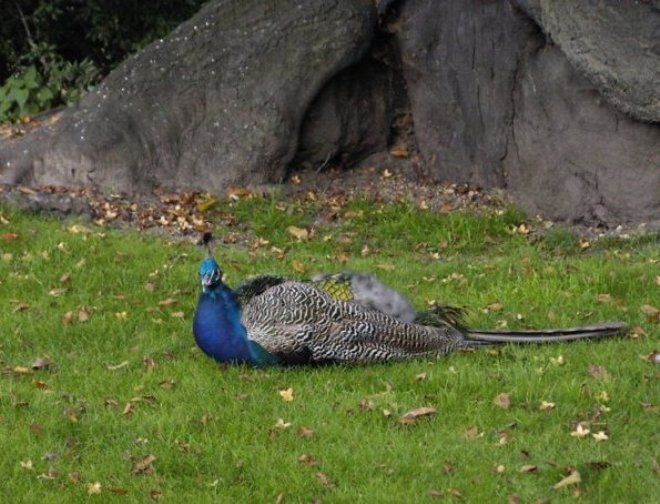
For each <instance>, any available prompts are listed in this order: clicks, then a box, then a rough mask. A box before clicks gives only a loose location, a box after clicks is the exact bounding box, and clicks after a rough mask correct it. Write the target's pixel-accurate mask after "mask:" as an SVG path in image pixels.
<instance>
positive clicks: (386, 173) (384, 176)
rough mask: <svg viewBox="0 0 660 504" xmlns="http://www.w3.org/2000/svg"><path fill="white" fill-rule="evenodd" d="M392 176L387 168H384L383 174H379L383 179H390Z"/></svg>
mask: <svg viewBox="0 0 660 504" xmlns="http://www.w3.org/2000/svg"><path fill="white" fill-rule="evenodd" d="M392 175H394V174H393V173H392V172H391V171H389V170H388V169H387V168H385V169H384V170H383V172H382V173H381V176H382V177H383V178H384V179H388V178H392Z"/></svg>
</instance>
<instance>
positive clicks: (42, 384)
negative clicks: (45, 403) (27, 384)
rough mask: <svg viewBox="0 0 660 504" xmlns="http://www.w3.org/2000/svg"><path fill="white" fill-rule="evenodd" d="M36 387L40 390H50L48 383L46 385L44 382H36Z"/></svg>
mask: <svg viewBox="0 0 660 504" xmlns="http://www.w3.org/2000/svg"><path fill="white" fill-rule="evenodd" d="M34 386H35V387H37V388H38V389H40V390H45V389H47V388H48V383H46V382H45V381H43V380H35V382H34Z"/></svg>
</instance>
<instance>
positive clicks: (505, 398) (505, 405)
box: [493, 393, 511, 409]
mask: <svg viewBox="0 0 660 504" xmlns="http://www.w3.org/2000/svg"><path fill="white" fill-rule="evenodd" d="M493 404H495V406H499V407H500V408H502V409H509V407H510V406H511V396H510V395H509V394H506V393H502V394H499V395H497V396H496V397H495V399H493Z"/></svg>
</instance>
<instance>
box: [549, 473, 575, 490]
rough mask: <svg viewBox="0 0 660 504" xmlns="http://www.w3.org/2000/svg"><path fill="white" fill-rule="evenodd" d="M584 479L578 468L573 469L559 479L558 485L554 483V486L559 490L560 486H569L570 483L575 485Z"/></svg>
mask: <svg viewBox="0 0 660 504" xmlns="http://www.w3.org/2000/svg"><path fill="white" fill-rule="evenodd" d="M581 481H582V478H581V477H580V473H579V472H577V470H575V469H573V470H572V471H571V472H570V473H569V475H568V476H566V477H565V478H564V479H562V480H561V481H559V483H557V484H556V485H554V486H553V487H552V488H554V489H555V490H559V489H560V488H564V487H567V486H569V485H575V484H577V483H580V482H581Z"/></svg>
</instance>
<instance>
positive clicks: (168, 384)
mask: <svg viewBox="0 0 660 504" xmlns="http://www.w3.org/2000/svg"><path fill="white" fill-rule="evenodd" d="M175 385H176V382H175V381H174V380H172V379H171V378H168V379H167V380H163V381H161V382H160V383H158V386H159V387H160V388H162V389H165V390H170V389H173V388H174V386H175Z"/></svg>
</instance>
